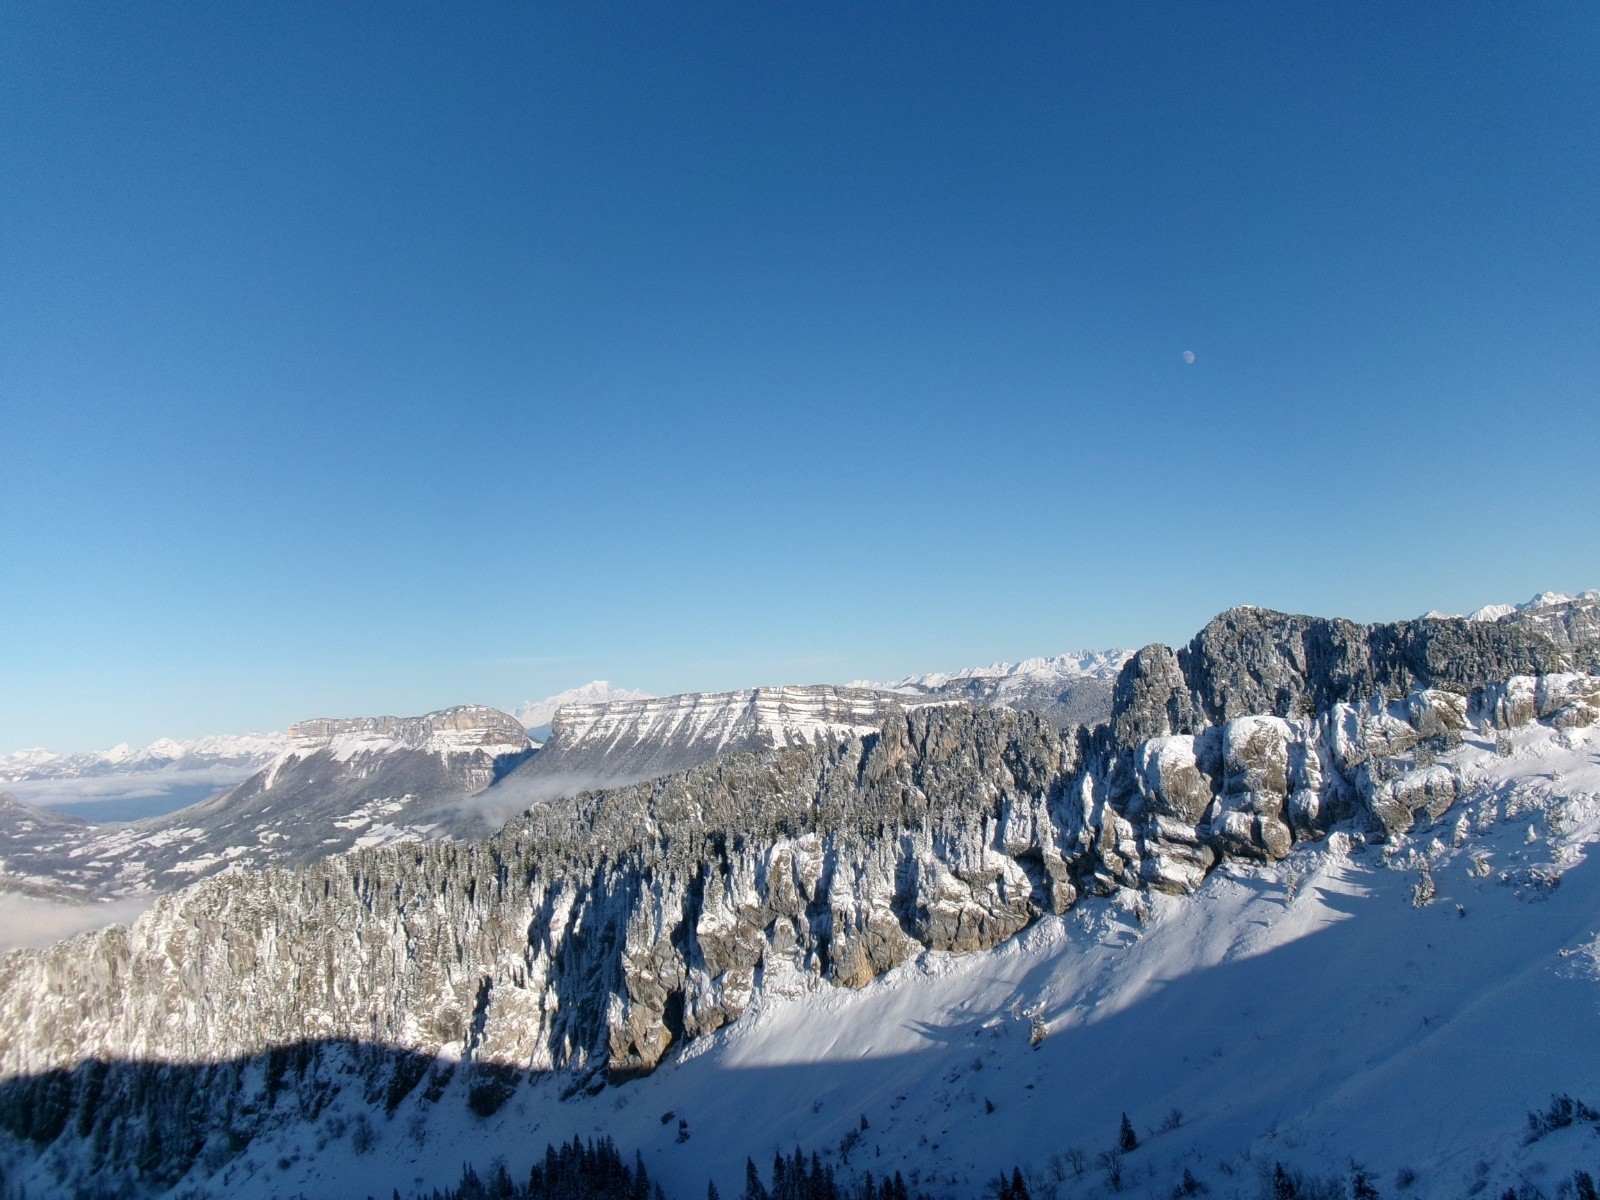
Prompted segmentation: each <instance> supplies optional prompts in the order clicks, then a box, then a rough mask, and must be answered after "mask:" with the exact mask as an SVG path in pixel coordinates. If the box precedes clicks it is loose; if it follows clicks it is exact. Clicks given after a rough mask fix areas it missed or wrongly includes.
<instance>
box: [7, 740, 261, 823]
mask: <svg viewBox="0 0 1600 1200" xmlns="http://www.w3.org/2000/svg"><path fill="white" fill-rule="evenodd" d="M285 744H286V738H285V736H284V735H283V734H281V733H264V734H263V733H246V734H235V735H221V736H214V737H203V738H197V739H194V740H193V741H186V742H180V741H175V740H173V739H172V738H162V739H161V740H159V741H156V742H152V743H151V744H150V745H148V746H145V747H143V748H142V749H134V748H133V747H131V746H129V745H128V744H126V743H123V744H121V745H117V746H113V747H111V749H109V750H97V751H94V752H93V753H89V754H54V753H52V752H51V751H49V750H44V749H29V750H18V751H15V752H14V753H11V754H7V755H3V756H0V787H3V788H5V789H7V790H8V791H10V792H12V793H13V794H14V795H15V796H17V797H18V798H20V799H22V800H26V801H28V802H29V803H32V804H35V805H39V806H41V807H45V808H54V809H57V810H60V811H67V812H71V813H73V815H80V816H83V817H85V818H86V819H88V820H91V821H108V820H133V819H136V818H139V817H144V816H150V815H155V814H158V813H161V812H168V811H171V810H173V809H177V808H182V807H184V806H185V805H188V804H193V803H195V802H196V801H198V800H202V799H205V798H206V797H207V796H211V795H215V794H216V793H217V792H219V791H222V790H223V789H224V788H229V787H232V786H233V785H234V784H236V783H239V782H240V781H242V780H244V779H247V778H249V777H250V776H251V775H253V774H254V773H255V772H256V771H258V770H260V769H261V768H262V767H263V766H265V765H266V764H267V763H269V762H271V761H272V759H273V758H274V757H276V756H277V755H278V754H279V753H280V752H281V751H282V750H283V748H284V746H285Z"/></svg>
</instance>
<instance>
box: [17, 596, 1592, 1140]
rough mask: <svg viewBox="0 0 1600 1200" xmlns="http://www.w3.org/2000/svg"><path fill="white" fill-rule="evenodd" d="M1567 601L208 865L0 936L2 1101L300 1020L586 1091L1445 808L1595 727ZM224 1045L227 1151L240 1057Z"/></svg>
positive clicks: (1238, 645) (241, 1099)
mask: <svg viewBox="0 0 1600 1200" xmlns="http://www.w3.org/2000/svg"><path fill="white" fill-rule="evenodd" d="M1588 603H1589V604H1590V606H1591V607H1593V606H1594V605H1593V602H1588ZM1519 616H1520V614H1519ZM1547 618H1549V619H1547ZM1587 619H1588V618H1587V617H1585V616H1584V615H1583V614H1582V613H1579V614H1577V615H1576V617H1573V615H1572V614H1567V615H1566V616H1564V617H1558V618H1550V615H1549V614H1544V615H1541V617H1540V619H1539V621H1538V622H1533V621H1521V620H1512V619H1507V620H1502V621H1499V622H1493V623H1489V622H1467V621H1455V620H1427V621H1418V622H1407V623H1402V624H1400V625H1393V626H1372V627H1362V626H1357V625H1352V624H1350V623H1347V622H1339V621H1320V620H1315V619H1312V618H1305V617H1291V616H1284V615H1282V614H1276V613H1269V612H1265V611H1263V610H1256V609H1249V610H1234V611H1232V612H1229V613H1225V614H1223V615H1222V616H1220V617H1218V618H1217V619H1216V620H1214V621H1213V622H1212V623H1211V624H1210V625H1208V626H1207V627H1206V629H1205V630H1203V631H1202V632H1201V634H1200V635H1198V636H1197V637H1196V638H1195V639H1194V641H1193V642H1191V643H1190V645H1189V646H1187V647H1185V648H1183V649H1181V650H1179V651H1176V652H1174V651H1171V650H1168V649H1167V648H1165V647H1154V646H1153V647H1147V648H1146V649H1145V650H1142V651H1140V652H1139V653H1138V654H1137V655H1135V656H1134V657H1133V658H1132V659H1130V660H1129V661H1128V663H1127V664H1126V665H1125V666H1124V667H1123V670H1122V673H1121V675H1120V677H1119V679H1118V682H1117V687H1116V694H1115V709H1114V712H1113V716H1112V720H1111V722H1110V723H1109V724H1107V725H1102V726H1098V727H1097V728H1096V729H1094V730H1093V731H1088V730H1083V729H1069V730H1066V731H1061V730H1058V729H1057V728H1056V727H1054V726H1053V725H1052V724H1051V723H1050V722H1049V721H1048V720H1046V719H1044V718H1043V717H1040V716H1038V715H1036V714H1033V713H1029V712H1017V711H1013V710H1009V709H973V708H970V707H967V706H965V705H947V706H937V707H928V708H920V709H914V710H911V711H905V712H898V713H893V714H891V715H890V716H889V717H888V719H887V720H886V721H884V722H883V723H882V724H881V726H880V727H879V728H878V729H877V730H876V731H875V732H872V733H869V734H866V735H864V736H856V737H853V738H851V739H850V740H848V741H846V742H844V743H843V744H842V745H841V744H818V745H813V746H801V747H794V748H786V749H778V750H773V751H768V752H763V753H752V754H739V755H732V756H728V757H724V758H720V759H717V760H714V761H712V762H709V763H706V764H704V765H702V766H699V767H697V768H695V769H693V770H690V771H687V772H683V773H680V774H677V775H672V776H669V777H666V778H663V779H658V780H655V781H653V782H650V783H646V784H639V785H635V786H632V787H626V788H619V789H613V790H608V791H600V792H589V793H584V794H582V795H580V796H577V797H573V798H569V799H565V800H560V801H557V802H554V803H552V804H550V805H548V806H543V807H541V808H538V809H535V810H534V811H533V812H532V813H531V814H529V815H527V816H525V817H522V818H519V819H518V820H517V821H514V822H513V823H511V824H510V825H508V826H507V827H506V828H504V829H503V830H501V831H500V832H499V833H498V834H496V835H495V836H493V837H490V838H487V839H484V840H482V841H477V842H471V843H456V842H435V843H426V844H422V843H409V844H404V845H399V846H390V847H384V848H373V849H365V850H360V851H357V852H354V853H351V854H346V855H342V856H338V857H334V858H330V859H326V860H323V861H320V862H316V863H312V864H309V865H307V866H304V867H301V868H297V869H294V870H282V869H273V870H267V871H263V872H236V873H229V874H224V875H220V876H217V877H215V878H212V879H208V880H205V881H203V882H201V883H200V884H198V885H196V886H194V887H192V888H190V889H188V890H186V891H184V892H181V893H178V894H175V895H172V896H168V897H166V898H164V899H163V900H162V901H161V902H160V903H159V904H158V905H157V907H156V908H155V909H154V910H153V911H152V912H151V913H149V914H147V915H146V916H145V917H144V918H142V919H141V920H140V921H139V922H137V923H136V924H135V925H134V926H133V927H131V928H112V929H109V930H106V931H104V932H102V933H100V934H97V935H90V936H85V937H81V938H78V939H75V940H73V941H71V942H68V943H64V944H62V945H58V946H55V947H53V948H51V949H49V950H46V951H42V952H32V951H29V952H18V953H14V954H12V955H10V956H8V957H6V958H5V959H4V960H0V1079H10V1080H11V1081H12V1083H11V1084H10V1085H9V1086H10V1087H11V1089H12V1090H11V1092H10V1093H8V1094H9V1096H10V1100H8V1102H7V1104H6V1105H4V1106H0V1124H3V1125H4V1126H6V1127H8V1128H10V1129H11V1131H12V1133H13V1134H16V1135H18V1136H27V1137H33V1138H34V1140H35V1141H38V1140H39V1138H37V1137H35V1135H34V1133H33V1132H32V1130H33V1126H32V1125H30V1124H28V1123H27V1121H28V1120H31V1118H28V1119H25V1118H24V1117H23V1116H20V1115H19V1114H20V1113H23V1112H24V1111H34V1109H36V1108H37V1106H38V1104H40V1103H43V1099H42V1098H41V1096H36V1095H33V1091H32V1089H33V1088H34V1086H35V1085H34V1084H30V1083H29V1082H28V1081H30V1080H32V1081H51V1082H50V1083H49V1086H50V1087H52V1088H54V1089H56V1090H55V1092H54V1093H52V1094H53V1095H56V1096H57V1097H58V1099H57V1100H56V1101H55V1103H57V1105H58V1107H62V1106H64V1111H67V1112H71V1113H77V1114H79V1117H80V1118H81V1119H80V1120H79V1124H78V1125H75V1126H73V1128H75V1129H78V1130H79V1133H77V1134H69V1135H67V1136H80V1137H92V1136H95V1133H94V1131H95V1130H96V1129H97V1128H99V1123H103V1122H106V1121H114V1120H115V1119H116V1117H115V1115H114V1114H113V1115H107V1110H106V1109H105V1106H104V1105H103V1104H101V1105H100V1106H99V1107H98V1108H97V1109H96V1113H95V1114H93V1115H89V1116H83V1113H84V1112H85V1110H84V1108H83V1104H84V1103H85V1101H84V1099H83V1097H84V1096H86V1095H87V1094H88V1093H87V1092H85V1091H84V1089H85V1088H88V1087H89V1086H90V1084H89V1082H88V1081H89V1080H90V1077H91V1076H92V1077H93V1079H94V1081H95V1082H94V1083H93V1086H94V1088H95V1089H97V1090H96V1091H95V1092H94V1095H95V1096H96V1097H100V1096H103V1095H105V1094H106V1089H107V1088H112V1089H113V1090H114V1089H115V1088H116V1087H123V1088H124V1089H125V1090H126V1089H127V1088H131V1087H132V1084H131V1083H128V1082H126V1080H131V1079H133V1078H135V1076H136V1075H137V1072H138V1071H139V1070H143V1069H144V1068H142V1067H138V1066H137V1065H136V1064H138V1063H152V1062H154V1063H160V1062H184V1063H211V1064H219V1067H218V1069H219V1070H222V1067H221V1064H238V1063H241V1062H246V1063H247V1062H250V1061H253V1060H257V1059H258V1060H259V1061H260V1062H262V1063H268V1062H270V1061H273V1060H272V1056H273V1055H274V1054H281V1053H282V1052H284V1050H285V1048H288V1047H303V1046H305V1045H306V1044H308V1043H312V1042H319V1043H338V1044H363V1045H369V1046H381V1047H383V1048H385V1050H386V1053H387V1054H388V1057H386V1058H382V1060H381V1063H379V1060H378V1059H374V1060H373V1061H374V1062H375V1063H379V1065H375V1066H373V1067H372V1070H373V1072H374V1077H373V1079H372V1080H370V1081H369V1082H370V1089H369V1090H371V1091H372V1093H373V1094H374V1095H380V1096H381V1095H391V1094H395V1093H397V1094H398V1096H399V1097H404V1096H405V1095H407V1094H408V1093H409V1092H411V1091H412V1090H413V1089H416V1088H419V1087H425V1085H424V1078H425V1077H426V1075H427V1071H426V1070H424V1069H421V1068H419V1069H417V1070H415V1071H412V1070H409V1069H402V1066H401V1065H397V1064H404V1063H407V1062H413V1061H415V1062H421V1063H426V1062H430V1061H431V1062H433V1063H436V1064H437V1063H445V1064H449V1063H459V1064H462V1065H463V1066H464V1069H465V1070H467V1071H468V1072H469V1073H470V1075H471V1077H472V1078H473V1079H476V1080H479V1081H481V1082H482V1087H481V1089H480V1090H479V1091H475V1092H474V1095H475V1096H480V1095H481V1096H484V1097H487V1098H486V1099H484V1104H485V1105H486V1106H488V1107H492V1106H493V1104H494V1103H495V1101H494V1099H493V1097H494V1096H495V1095H501V1096H502V1098H503V1094H508V1089H512V1088H514V1087H515V1086H516V1081H517V1079H518V1078H520V1073H521V1072H526V1071H536V1072H548V1071H567V1072H570V1073H571V1075H572V1077H573V1081H574V1084H575V1085H576V1086H594V1087H598V1086H601V1085H602V1084H603V1083H604V1081H606V1080H612V1081H616V1080H621V1079H625V1078H627V1077H629V1076H630V1075H633V1074H637V1073H640V1072H648V1071H650V1070H652V1069H654V1068H655V1067H656V1066H658V1065H659V1064H660V1063H661V1062H662V1060H663V1058H664V1057H665V1056H666V1055H668V1054H669V1053H671V1051H672V1050H673V1048H674V1047H675V1046H678V1045H681V1044H683V1043H684V1042H686V1041H689V1040H692V1039H694V1038H696V1037H699V1036H702V1035H705V1034H707V1033H710V1032H712V1031H714V1030H716V1029H718V1028H719V1027H721V1026H723V1025H725V1024H727V1023H728V1022H730V1021H733V1020H735V1019H737V1018H738V1017H739V1016H740V1015H741V1014H742V1013H743V1012H744V1011H745V1010H746V1009H747V1008H748V1007H749V1005H750V1004H751V1002H752V1000H753V999H754V998H755V996H756V995H757V994H758V993H759V992H763V991H764V992H768V993H778V994H781V993H784V992H785V991H793V990H798V989H803V988H809V987H815V986H842V987H860V986H863V985H865V984H866V983H868V982H870V981H871V980H872V979H874V978H876V977H877V976H878V975H880V974H882V973H883V972H885V971H887V970H889V969H891V968H893V967H894V966H895V965H897V964H898V963H901V962H903V961H905V960H906V959H907V958H909V957H912V956H915V955H917V954H920V953H922V952H924V951H928V950H933V951H948V952H953V953H963V952H970V951H978V950H983V949H987V948H990V947H993V946H995V945H997V944H999V943H1000V942H1003V941H1005V940H1006V939H1007V938H1010V937H1011V936H1013V935H1014V934H1016V933H1017V932H1018V931H1019V930H1021V929H1023V928H1024V927H1026V926H1027V925H1028V924H1029V923H1030V922H1032V921H1034V920H1036V919H1038V918H1039V917H1040V916H1041V915H1043V914H1047V913H1061V912H1064V911H1066V910H1067V909H1069V908H1070V907H1071V906H1072V905H1073V904H1075V903H1076V902H1077V901H1078V899H1079V898H1080V897H1081V896H1082V895H1083V894H1085V893H1086V892H1092V893H1106V892H1109V891H1112V890H1114V889H1118V888H1155V889H1161V890H1163V891H1167V892H1173V893H1183V892H1187V891H1191V890H1193V889H1194V888H1195V887H1197V886H1199V884H1200V883H1201V881H1202V880H1203V879H1204V878H1205V876H1206V874H1207V872H1209V871H1210V870H1212V869H1213V868H1214V867H1215V866H1216V865H1217V863H1218V862H1220V861H1222V860H1225V859H1228V858H1236V859H1243V860H1257V861H1270V860H1274V859H1278V858H1281V857H1283V856H1284V855H1285V854H1287V853H1288V852H1289V851H1290V849H1291V848H1292V846H1293V845H1294V844H1295V843H1296V842H1298V841H1303V840H1307V839H1315V838H1318V837H1321V836H1323V835H1324V834H1326V833H1327V832H1328V831H1329V830H1330V829H1331V828H1332V827H1333V826H1335V825H1337V824H1339V823H1341V822H1353V823H1354V825H1355V828H1356V829H1357V830H1358V831H1361V832H1365V833H1368V834H1370V835H1371V836H1374V837H1379V838H1390V837H1395V836H1398V835H1401V834H1404V833H1405V832H1407V831H1408V830H1410V829H1411V828H1412V827H1413V826H1414V825H1415V824H1416V823H1418V822H1427V821H1431V820H1437V819H1438V818H1440V817H1442V816H1443V815H1444V814H1445V813H1446V812H1447V811H1448V810H1449V808H1450V806H1451V804H1452V803H1453V801H1454V798H1455V796H1456V794H1457V792H1458V791H1459V787H1460V780H1459V778H1458V777H1456V776H1455V774H1454V772H1453V769H1452V768H1451V767H1450V766H1449V765H1448V764H1447V763H1444V762H1441V761H1440V760H1441V758H1443V757H1444V756H1446V755H1447V754H1448V752H1449V751H1450V750H1451V749H1452V748H1453V747H1455V746H1457V745H1459V744H1460V743H1461V742H1462V740H1463V739H1465V738H1476V739H1480V740H1483V739H1487V740H1490V741H1492V739H1493V737H1494V734H1495V732H1496V731H1497V730H1501V729H1505V728H1508V727H1510V726H1513V725H1518V724H1524V723H1527V722H1529V721H1536V720H1537V721H1545V722H1548V723H1550V724H1554V725H1563V724H1565V725H1583V724H1592V723H1593V722H1595V720H1596V719H1597V718H1600V679H1597V678H1596V677H1595V676H1594V674H1592V673H1591V672H1592V671H1593V670H1594V669H1595V665H1596V664H1595V647H1596V641H1595V638H1594V636H1593V626H1592V622H1591V624H1590V625H1589V626H1585V625H1584V624H1583V621H1584V620H1587ZM1552 620H1553V621H1554V624H1555V626H1556V627H1559V629H1560V630H1561V631H1562V633H1563V637H1562V638H1561V639H1558V638H1557V637H1554V636H1552V635H1551V634H1550V632H1549V631H1548V629H1547V628H1545V627H1544V626H1545V625H1549V624H1551V621H1552ZM1586 629H1587V632H1586ZM1574 630H1576V633H1574V632H1573V631H1574ZM397 1056H398V1057H397ZM108 1063H109V1064H112V1065H111V1066H110V1067H107V1066H106V1065H105V1064H108ZM129 1064H134V1065H129ZM230 1069H231V1070H232V1073H231V1074H228V1079H230V1080H231V1081H232V1082H230V1083H228V1085H227V1089H225V1090H228V1089H231V1090H229V1091H228V1094H229V1096H230V1097H232V1098H231V1099H230V1100H228V1102H227V1103H228V1105H229V1106H230V1107H228V1112H229V1113H230V1114H232V1115H230V1116H229V1118H228V1119H229V1120H230V1121H232V1122H233V1125H232V1126H230V1128H231V1129H233V1130H234V1132H235V1133H236V1134H237V1135H238V1136H242V1137H245V1138H246V1140H247V1139H248V1134H249V1127H250V1121H251V1120H255V1119H256V1118H255V1117H250V1116H248V1113H249V1112H255V1111H257V1109H259V1107H260V1104H259V1097H257V1098H256V1099H254V1100H252V1099H251V1097H252V1096H254V1094H255V1093H254V1092H252V1090H251V1089H259V1088H261V1087H264V1086H265V1084H263V1083H262V1082H261V1079H262V1078H265V1075H262V1074H261V1073H259V1072H258V1073H252V1072H250V1071H248V1070H244V1069H242V1068H240V1069H232V1068H230ZM108 1071H109V1072H110V1075H109V1076H108V1075H107V1072H108ZM118 1072H123V1073H124V1075H125V1079H124V1082H123V1083H117V1079H119V1078H124V1076H119V1075H118V1074H117V1073H118ZM128 1072H132V1073H133V1074H127V1073H128ZM108 1078H110V1079H111V1082H110V1083H108V1082H107V1079H108ZM45 1086H46V1084H45V1083H44V1082H39V1083H37V1087H39V1088H43V1087H45ZM61 1096H64V1097H65V1099H60V1098H59V1097H61ZM152 1103H153V1102H152ZM474 1103H477V1101H476V1100H475V1101H474ZM30 1105H32V1106H33V1108H29V1106H30ZM251 1105H255V1106H256V1107H255V1108H251ZM391 1107H392V1106H391ZM240 1113H245V1114H246V1115H242V1116H241V1115H239V1114H240ZM262 1119H265V1118H262ZM67 1124H68V1123H67V1122H66V1121H65V1119H63V1124H62V1128H63V1129H64V1128H66V1127H67ZM241 1131H242V1132H241ZM55 1136H61V1134H60V1130H57V1132H56V1133H55V1134H52V1135H51V1138H46V1139H44V1140H45V1141H49V1140H51V1139H52V1138H54V1137H55ZM202 1140H203V1139H202ZM199 1152H200V1151H199V1150H198V1149H197V1150H196V1151H195V1153H199Z"/></svg>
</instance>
